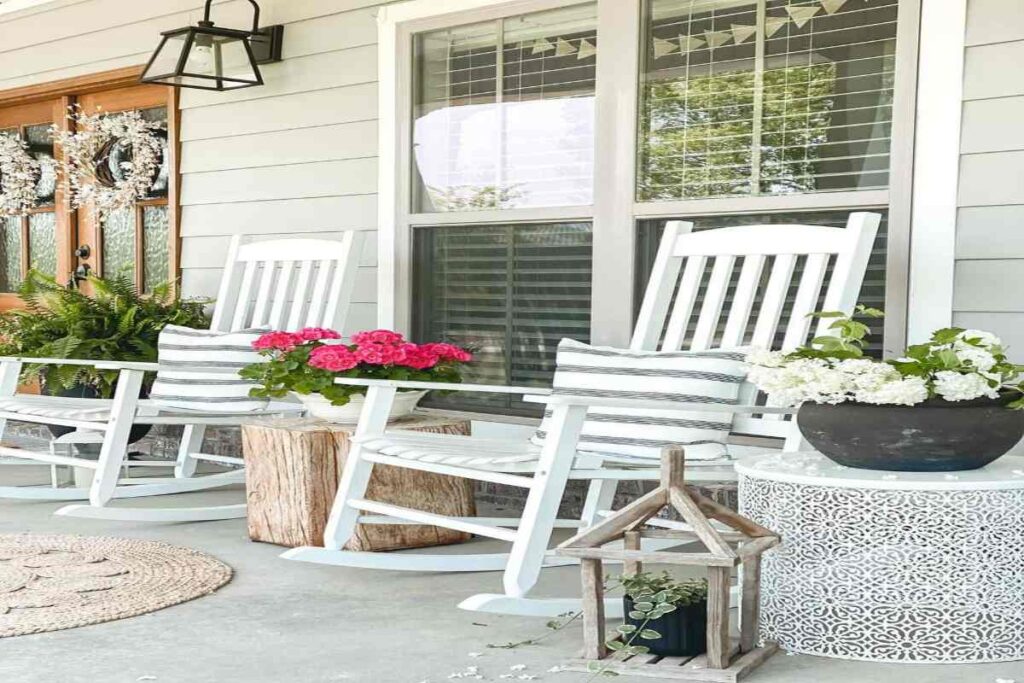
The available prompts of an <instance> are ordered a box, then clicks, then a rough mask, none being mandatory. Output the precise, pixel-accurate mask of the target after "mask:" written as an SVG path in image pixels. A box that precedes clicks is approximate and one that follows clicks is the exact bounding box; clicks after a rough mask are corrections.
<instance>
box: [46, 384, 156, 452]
mask: <svg viewBox="0 0 1024 683" xmlns="http://www.w3.org/2000/svg"><path fill="white" fill-rule="evenodd" d="M41 390H42V392H43V393H44V394H46V395H47V396H64V397H66V398H99V397H100V394H99V392H98V391H96V387H94V386H92V385H90V384H77V385H75V386H73V387H70V388H68V389H53V388H52V387H49V386H47V385H46V384H45V383H43V384H42V386H41ZM139 395H140V396H142V398H146V397H147V396H149V390H148V389H147V388H146V387H143V388H142V391H141V392H140V394H139ZM46 428H47V429H49V430H50V433H51V434H53V435H54V436H55V437H59V436H64V435H65V434H70V433H71V432H73V431H75V428H74V427H64V426H62V425H46ZM152 428H153V425H134V426H133V427H132V430H131V432H129V433H128V443H129V444H133V443H135V442H136V441H141V440H142V439H144V438H145V437H146V435H147V434H149V430H151V429H152ZM97 448H98V447H97ZM97 452H98V451H97Z"/></svg>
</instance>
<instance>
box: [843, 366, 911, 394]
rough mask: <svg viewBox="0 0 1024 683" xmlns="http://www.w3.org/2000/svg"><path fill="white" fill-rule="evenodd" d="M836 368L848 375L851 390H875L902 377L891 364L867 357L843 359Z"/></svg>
mask: <svg viewBox="0 0 1024 683" xmlns="http://www.w3.org/2000/svg"><path fill="white" fill-rule="evenodd" d="M837 368H838V369H839V370H841V371H842V372H844V373H846V374H847V375H849V376H850V382H851V384H852V385H853V387H852V390H853V391H857V392H862V391H867V392H871V391H877V390H878V389H879V388H880V387H881V386H882V385H883V384H885V383H887V382H895V381H898V380H899V379H900V378H901V377H902V375H900V373H899V371H897V370H896V368H894V367H892V366H891V365H887V364H886V363H877V362H875V361H873V360H870V359H868V358H854V359H849V360H844V361H841V362H840V363H839V364H838V366H837Z"/></svg>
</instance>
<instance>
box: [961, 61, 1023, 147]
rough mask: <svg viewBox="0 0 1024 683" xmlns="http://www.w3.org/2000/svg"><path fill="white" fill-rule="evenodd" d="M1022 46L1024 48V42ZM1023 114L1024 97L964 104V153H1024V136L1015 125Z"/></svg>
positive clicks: (962, 143)
mask: <svg viewBox="0 0 1024 683" xmlns="http://www.w3.org/2000/svg"><path fill="white" fill-rule="evenodd" d="M1021 45H1022V46H1024V42H1022V43H1021ZM1022 52H1024V50H1022ZM967 82H968V83H969V82H970V81H967ZM1022 114H1024V96H1022V95H1017V96H1015V97H999V98H997V99H989V100H979V101H975V102H964V118H963V137H962V142H961V145H960V152H961V153H962V154H985V153H988V152H1008V151H1015V150H1024V134H1022V133H1021V130H1020V126H1019V125H1014V124H1015V123H1017V122H1019V121H1020V117H1021V115H1022Z"/></svg>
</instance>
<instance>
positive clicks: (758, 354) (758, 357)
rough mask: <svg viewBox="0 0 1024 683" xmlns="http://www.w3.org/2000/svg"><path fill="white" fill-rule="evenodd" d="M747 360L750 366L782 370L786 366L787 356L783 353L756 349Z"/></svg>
mask: <svg viewBox="0 0 1024 683" xmlns="http://www.w3.org/2000/svg"><path fill="white" fill-rule="evenodd" d="M745 360H746V362H747V363H749V364H750V365H757V366H760V367H763V368H781V367H782V366H783V365H785V364H786V354H785V353H783V352H782V351H770V350H768V349H754V350H753V351H751V352H750V353H749V354H748V355H747V357H746V359H745Z"/></svg>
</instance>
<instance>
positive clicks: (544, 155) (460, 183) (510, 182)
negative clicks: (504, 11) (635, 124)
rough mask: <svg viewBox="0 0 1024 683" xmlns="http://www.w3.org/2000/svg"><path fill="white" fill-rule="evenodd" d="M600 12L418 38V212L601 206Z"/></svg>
mask: <svg viewBox="0 0 1024 683" xmlns="http://www.w3.org/2000/svg"><path fill="white" fill-rule="evenodd" d="M596 25H597V19H596V6H595V5H592V4H588V5H580V6H574V7H567V8H563V9H557V10H552V11H547V12H540V13H535V14H528V15H523V16H517V17H512V18H507V19H503V20H498V21H492V22H485V23H480V24H473V25H470V26H462V27H458V28H452V29H445V30H441V31H433V32H430V33H424V34H420V35H418V36H417V37H416V41H415V50H416V62H415V106H414V112H413V116H414V124H413V157H414V165H415V171H414V173H415V178H414V186H415V197H414V200H413V204H414V207H413V209H414V211H417V212H436V211H466V210H485V209H504V208H520V207H544V206H576V205H586V204H590V203H592V201H593V169H594V79H595V70H596V65H597V49H598V45H597V32H596Z"/></svg>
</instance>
